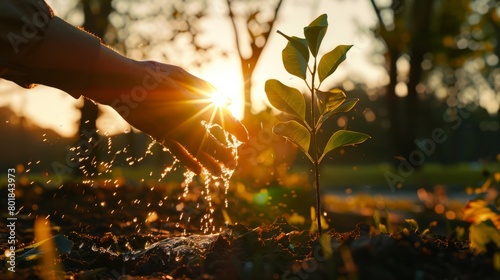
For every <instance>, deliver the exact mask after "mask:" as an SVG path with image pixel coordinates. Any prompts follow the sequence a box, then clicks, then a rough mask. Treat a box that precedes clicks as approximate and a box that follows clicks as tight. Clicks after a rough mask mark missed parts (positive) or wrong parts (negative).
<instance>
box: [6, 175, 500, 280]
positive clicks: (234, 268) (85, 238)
mask: <svg viewBox="0 0 500 280" xmlns="http://www.w3.org/2000/svg"><path fill="white" fill-rule="evenodd" d="M168 188H169V186H156V187H155V188H150V187H147V186H142V187H141V186H131V185H124V186H120V187H119V188H115V187H99V188H95V187H91V186H88V185H82V184H63V185H62V186H61V187H59V188H49V189H47V188H44V187H42V186H41V185H37V184H30V185H27V186H22V187H19V188H18V189H17V190H16V203H17V207H18V209H20V211H19V212H18V214H17V218H18V220H17V223H16V245H17V248H18V249H20V251H19V252H17V253H16V256H17V259H16V261H17V263H16V272H15V273H9V272H8V271H7V267H8V264H7V262H6V260H5V258H3V259H2V260H1V263H0V278H1V279H43V278H44V277H46V276H47V275H49V276H50V277H56V278H61V279H500V272H499V271H496V270H495V269H494V265H493V262H494V257H493V256H494V253H495V252H497V251H498V249H497V248H491V250H489V251H488V252H487V253H485V254H480V255H474V254H472V253H471V252H470V250H469V242H468V241H467V240H457V239H456V238H455V235H454V234H450V235H449V236H444V235H439V234H432V233H431V234H426V235H423V234H422V233H420V232H418V231H412V230H401V231H397V233H395V234H392V235H389V234H384V233H378V232H377V231H376V230H374V228H373V226H371V225H370V219H365V218H363V217H356V218H354V217H352V216H347V218H346V219H344V220H342V218H340V219H339V220H341V221H342V222H341V223H342V227H340V226H339V227H336V226H333V228H331V229H329V230H328V231H326V233H327V234H326V235H324V236H323V237H320V236H319V235H318V234H317V233H316V232H310V231H309V230H307V228H304V227H300V226H299V227H297V226H294V225H290V224H289V223H288V222H287V220H286V219H285V218H284V217H283V216H282V214H283V213H282V212H284V211H280V208H279V207H274V208H273V207H263V206H256V205H254V204H252V203H247V202H245V201H244V200H242V199H235V198H231V195H229V197H228V200H229V201H228V203H229V205H230V206H229V207H228V208H224V207H219V208H217V210H215V211H214V212H213V214H212V217H213V222H212V224H210V226H209V227H205V228H209V229H210V231H213V232H212V233H211V234H208V233H203V232H200V228H202V226H203V225H204V223H205V222H206V219H205V221H204V222H203V221H202V218H203V217H206V216H205V215H207V212H206V211H205V210H206V203H205V202H203V200H202V199H201V198H200V196H196V195H190V196H188V197H186V198H182V199H179V196H180V194H170V195H168V196H167V195H166V193H168V191H167V189H168ZM1 192H2V194H1V195H2V197H7V194H6V190H5V188H2V189H1ZM194 193H196V190H194ZM204 203H205V204H204ZM217 203H218V202H217V200H214V204H217ZM219 203H220V204H224V202H223V201H220V202H219ZM281 203H284V202H281ZM287 203H289V204H294V203H295V204H297V205H296V208H295V209H296V211H302V210H299V209H300V207H301V206H302V207H303V208H304V209H303V210H304V211H306V210H305V209H308V207H309V204H308V203H304V200H303V199H302V200H298V201H295V202H293V201H288V202H287ZM303 205H306V206H303ZM216 206H217V205H216ZM0 207H2V209H6V207H7V205H6V201H2V202H1V203H0ZM204 207H205V208H204ZM221 209H225V210H224V211H222V210H221ZM332 215H335V214H330V216H332ZM40 217H41V218H43V219H46V220H47V221H50V226H51V229H52V234H53V238H52V241H53V242H52V243H53V244H55V245H54V246H55V248H54V250H55V253H56V258H55V259H54V260H52V261H50V262H49V263H51V265H50V267H47V266H43V265H42V264H41V263H42V262H43V259H44V257H45V256H46V254H44V252H43V250H41V249H40V250H28V248H31V247H28V246H29V245H32V244H33V243H34V231H33V224H34V221H35V220H36V219H37V218H40ZM228 217H230V218H231V219H232V220H233V221H238V222H239V223H235V222H233V223H227V224H226V223H225V222H224V221H225V220H227V218H228ZM344 218H345V217H344ZM3 220H5V219H3ZM187 220H189V223H188V222H187ZM337 223H339V222H338V221H337ZM345 228H348V230H344V229H345ZM8 235H9V231H8V229H7V227H6V225H2V226H1V228H0V236H1V243H0V253H1V254H2V255H4V252H5V250H6V249H8V244H7V242H5V240H7V237H8ZM35 247H36V246H35ZM40 248H41V247H40ZM23 249H24V250H23ZM52 264H53V265H52ZM54 270H55V271H54ZM47 273H49V274H47Z"/></svg>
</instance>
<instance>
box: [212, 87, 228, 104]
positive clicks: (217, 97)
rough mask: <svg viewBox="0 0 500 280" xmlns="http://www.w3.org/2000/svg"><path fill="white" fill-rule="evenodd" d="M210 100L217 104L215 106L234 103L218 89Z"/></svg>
mask: <svg viewBox="0 0 500 280" xmlns="http://www.w3.org/2000/svg"><path fill="white" fill-rule="evenodd" d="M210 100H211V101H212V104H213V105H215V107H224V106H230V105H231V103H233V101H232V100H231V98H230V97H229V96H227V95H226V94H225V93H223V92H220V91H218V90H217V91H215V92H214V93H212V96H211V97H210Z"/></svg>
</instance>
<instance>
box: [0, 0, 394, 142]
mask: <svg viewBox="0 0 500 280" xmlns="http://www.w3.org/2000/svg"><path fill="white" fill-rule="evenodd" d="M47 2H48V3H49V4H50V5H51V6H52V8H53V9H54V10H55V12H56V14H58V13H62V12H63V11H64V10H65V9H67V4H66V3H67V2H66V1H61V0H52V1H50V0H48V1H47ZM304 2H307V3H304ZM209 3H210V4H211V5H212V6H211V7H210V12H211V16H210V18H209V20H208V21H207V25H208V26H207V28H206V30H207V32H208V33H207V34H206V36H207V38H212V40H213V41H214V42H220V43H221V44H222V47H223V48H225V49H227V50H229V51H230V52H229V56H228V58H227V59H214V61H213V62H211V63H210V64H208V65H205V66H204V67H202V68H201V69H189V68H188V69H186V70H188V71H189V72H191V73H192V74H194V75H196V76H198V77H200V78H203V79H205V80H207V81H209V82H211V83H212V84H214V85H215V86H216V87H217V88H218V89H219V90H220V91H222V92H223V93H225V94H227V95H228V96H230V98H231V99H232V100H233V104H232V105H231V106H232V110H233V111H234V112H235V115H236V116H237V117H239V116H240V114H241V108H242V106H243V105H242V102H241V96H242V81H241V77H240V72H239V71H240V65H239V60H238V57H237V54H236V51H235V47H234V39H233V38H234V34H233V32H232V29H231V25H230V21H229V20H228V18H227V17H226V16H225V13H226V8H225V0H215V1H209ZM323 13H326V14H327V15H328V22H329V29H328V32H327V34H326V36H325V39H324V41H323V43H322V49H321V50H320V55H321V54H323V53H325V52H328V51H330V50H331V49H333V48H334V47H335V46H337V45H339V44H352V45H354V46H353V48H352V49H351V50H350V51H349V53H348V56H347V60H346V61H345V62H344V63H343V64H342V65H341V66H340V67H339V69H338V70H337V71H336V72H335V74H334V75H333V76H332V77H331V78H329V81H327V82H326V83H324V86H325V87H324V88H323V89H328V87H329V86H333V85H335V84H338V83H341V82H342V81H344V80H345V78H346V77H350V78H351V79H352V78H354V79H357V80H361V81H364V82H365V83H367V85H368V86H381V85H384V84H385V83H386V82H387V77H386V74H385V70H384V69H383V68H382V66H381V65H378V66H377V65H373V64H372V63H371V62H370V59H371V58H370V56H372V55H373V53H372V52H373V48H374V47H375V44H374V39H373V37H372V36H371V35H370V34H369V30H368V28H370V27H371V26H374V25H375V24H376V21H377V19H376V17H375V14H374V12H373V10H372V7H371V6H370V2H369V1H360V0H351V1H339V0H323V1H315V0H312V1H299V0H284V3H283V6H282V9H281V11H280V14H279V16H278V17H279V19H278V21H277V23H276V29H278V30H281V31H282V32H284V33H285V34H288V35H295V36H300V37H303V34H302V30H303V27H304V26H306V25H308V24H309V23H310V22H311V21H312V20H314V19H315V18H316V17H317V16H319V15H320V14H323ZM272 34H275V33H274V32H273V33H272ZM220 38H226V39H224V40H220ZM285 45H286V40H285V39H284V38H283V37H281V36H279V35H278V34H275V35H272V36H271V38H270V41H269V43H268V46H267V47H266V49H265V50H264V52H263V54H262V57H261V59H260V61H259V64H258V65H257V69H256V74H255V77H254V80H253V82H254V89H253V93H252V94H253V99H252V101H253V106H254V109H255V110H257V111H258V110H260V109H263V108H264V105H265V104H267V98H266V97H265V92H264V83H265V81H266V80H267V79H278V80H280V81H282V82H283V83H285V84H287V85H289V86H296V87H299V88H301V89H304V88H305V87H304V86H303V82H302V83H301V81H300V80H299V79H298V78H294V77H293V76H291V75H290V74H288V73H287V72H286V71H285V70H284V68H283V64H282V61H281V50H282V49H283V47H284V46H285ZM163 62H166V63H168V61H163ZM345 86H346V85H345ZM347 88H348V86H347ZM347 94H348V93H347ZM79 104H81V100H76V99H74V98H72V97H71V96H69V95H67V94H66V93H64V92H62V91H60V90H57V89H53V88H49V87H45V86H38V87H37V88H34V89H30V90H26V89H22V88H19V87H18V86H17V85H15V84H13V83H11V82H9V81H5V80H0V106H5V105H8V106H10V107H11V108H12V109H13V110H14V112H16V113H17V114H18V115H23V116H25V117H27V118H29V119H30V120H31V121H32V122H34V123H35V124H37V125H39V126H41V127H44V128H50V129H53V130H55V131H56V132H58V133H59V134H61V135H63V136H66V137H70V136H73V135H75V133H76V129H77V127H76V124H77V122H78V120H79V117H80V116H79V112H78V110H77V109H76V108H77V106H78V105H79ZM103 109H104V111H105V113H104V114H103V116H102V118H100V119H99V121H98V124H97V125H98V128H99V129H100V130H101V132H105V133H109V134H115V133H119V132H123V131H125V130H127V129H129V126H128V125H127V123H126V122H124V121H123V120H122V119H121V118H120V117H119V115H118V114H117V113H116V112H114V111H113V110H112V109H109V107H108V108H103Z"/></svg>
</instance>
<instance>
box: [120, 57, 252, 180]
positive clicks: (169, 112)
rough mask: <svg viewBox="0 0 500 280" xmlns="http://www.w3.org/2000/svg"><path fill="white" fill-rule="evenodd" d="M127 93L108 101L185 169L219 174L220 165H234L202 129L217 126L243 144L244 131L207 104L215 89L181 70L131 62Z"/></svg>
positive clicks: (224, 149) (228, 153)
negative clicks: (132, 83) (131, 82)
mask: <svg viewBox="0 0 500 280" xmlns="http://www.w3.org/2000/svg"><path fill="white" fill-rule="evenodd" d="M135 65H136V66H135V67H134V68H135V70H134V71H133V73H134V75H137V76H138V77H140V79H137V77H134V80H135V79H137V81H140V82H138V83H137V85H136V86H135V87H132V89H131V90H130V93H129V94H127V93H122V94H121V97H120V98H119V99H115V100H114V102H111V104H110V105H111V107H113V108H114V109H115V110H116V111H117V112H118V113H120V115H121V116H122V117H123V118H124V119H125V120H126V121H127V122H129V123H130V124H131V125H132V126H134V127H135V128H137V129H139V130H141V131H143V132H145V133H147V134H149V135H151V136H152V137H153V138H154V139H155V140H156V141H158V142H159V143H161V144H162V145H164V146H165V147H166V148H168V149H169V151H170V152H171V153H172V154H173V155H174V156H175V158H176V159H177V160H179V161H180V162H181V164H183V165H184V166H186V167H187V168H188V169H189V170H191V171H193V172H195V173H197V174H199V173H201V172H202V170H203V168H206V169H207V170H208V171H209V172H210V173H212V174H213V175H220V174H221V171H222V169H221V167H222V165H226V166H227V165H228V164H234V158H233V157H234V155H233V154H232V148H230V147H228V145H227V143H223V142H224V141H219V140H217V139H219V137H214V136H213V135H212V134H211V133H208V132H207V128H206V127H205V125H203V124H202V122H203V121H205V122H207V123H214V124H219V125H220V126H221V127H222V128H223V129H224V130H225V131H227V132H229V133H231V134H232V135H234V136H235V137H236V138H237V139H238V140H239V141H242V142H244V141H246V140H248V134H247V131H246V129H245V127H244V126H243V125H242V124H241V123H240V122H239V121H238V120H237V119H235V118H234V117H233V116H232V115H231V113H230V112H229V111H228V109H227V108H226V107H224V106H222V107H218V108H217V107H215V106H214V104H212V100H211V99H210V97H211V94H212V93H213V92H215V88H214V87H213V86H212V85H211V84H209V83H208V82H206V81H204V80H202V79H199V78H197V77H195V76H193V75H191V74H189V73H188V72H186V71H185V70H183V69H182V68H180V67H177V66H174V65H168V64H162V63H158V62H153V61H142V62H136V63H135Z"/></svg>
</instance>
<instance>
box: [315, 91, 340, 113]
mask: <svg viewBox="0 0 500 280" xmlns="http://www.w3.org/2000/svg"><path fill="white" fill-rule="evenodd" d="M316 93H317V94H318V99H319V101H320V104H321V105H320V110H321V112H322V113H323V114H324V113H327V112H330V111H333V110H335V109H337V108H338V107H339V106H340V105H342V103H344V101H345V99H346V96H345V93H344V92H343V91H342V90H340V89H332V90H330V91H320V90H317V91H316Z"/></svg>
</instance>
